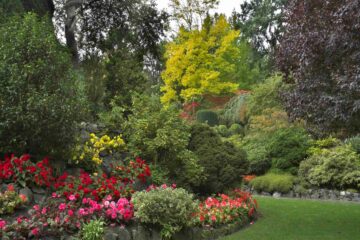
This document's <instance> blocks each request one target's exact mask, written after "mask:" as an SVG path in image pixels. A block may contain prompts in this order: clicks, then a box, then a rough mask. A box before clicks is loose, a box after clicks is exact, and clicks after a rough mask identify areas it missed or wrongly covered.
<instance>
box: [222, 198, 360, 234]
mask: <svg viewBox="0 0 360 240" xmlns="http://www.w3.org/2000/svg"><path fill="white" fill-rule="evenodd" d="M256 199H257V200H258V203H259V207H260V208H259V209H260V212H261V213H262V215H263V216H262V217H261V218H260V220H258V221H257V222H255V223H254V224H253V225H251V226H249V227H248V228H246V229H243V230H241V231H240V232H237V233H235V234H233V235H231V236H228V237H226V238H223V240H241V239H245V240H252V239H256V240H282V239H284V240H317V239H319V240H320V239H321V240H332V239H334V240H346V239H349V240H357V239H360V204H356V203H343V202H341V203H337V202H322V201H312V200H293V199H274V198H265V197H256Z"/></svg>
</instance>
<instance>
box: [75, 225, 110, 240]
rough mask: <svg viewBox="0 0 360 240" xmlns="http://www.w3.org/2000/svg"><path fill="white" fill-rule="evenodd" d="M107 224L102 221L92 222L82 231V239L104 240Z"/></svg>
mask: <svg viewBox="0 0 360 240" xmlns="http://www.w3.org/2000/svg"><path fill="white" fill-rule="evenodd" d="M104 225H105V222H103V221H102V220H91V221H90V222H89V223H87V224H84V226H83V227H82V229H81V233H80V234H81V239H84V240H102V239H103V235H104Z"/></svg>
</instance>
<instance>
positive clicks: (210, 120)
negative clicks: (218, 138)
mask: <svg viewBox="0 0 360 240" xmlns="http://www.w3.org/2000/svg"><path fill="white" fill-rule="evenodd" d="M196 121H197V122H199V123H207V124H209V126H215V125H218V124H219V117H218V115H217V113H216V112H214V111H211V110H199V111H197V113H196Z"/></svg>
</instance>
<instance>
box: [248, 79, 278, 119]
mask: <svg viewBox="0 0 360 240" xmlns="http://www.w3.org/2000/svg"><path fill="white" fill-rule="evenodd" d="M281 86H282V76H281V75H273V76H271V77H269V78H267V79H266V80H265V81H264V82H263V83H260V84H259V85H257V86H256V87H255V88H253V90H252V92H251V95H250V96H249V98H248V101H247V103H248V104H247V105H248V113H249V115H250V116H253V115H260V114H262V113H263V111H264V110H265V109H268V108H278V109H281V100H280V96H279V90H280V88H281Z"/></svg>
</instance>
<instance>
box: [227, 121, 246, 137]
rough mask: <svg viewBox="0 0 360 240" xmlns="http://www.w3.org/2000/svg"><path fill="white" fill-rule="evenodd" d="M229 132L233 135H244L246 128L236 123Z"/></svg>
mask: <svg viewBox="0 0 360 240" xmlns="http://www.w3.org/2000/svg"><path fill="white" fill-rule="evenodd" d="M229 131H230V133H231V135H237V134H240V135H243V134H244V127H243V126H241V125H240V124H237V123H234V124H232V125H231V126H230V128H229Z"/></svg>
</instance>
